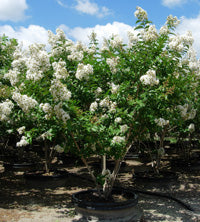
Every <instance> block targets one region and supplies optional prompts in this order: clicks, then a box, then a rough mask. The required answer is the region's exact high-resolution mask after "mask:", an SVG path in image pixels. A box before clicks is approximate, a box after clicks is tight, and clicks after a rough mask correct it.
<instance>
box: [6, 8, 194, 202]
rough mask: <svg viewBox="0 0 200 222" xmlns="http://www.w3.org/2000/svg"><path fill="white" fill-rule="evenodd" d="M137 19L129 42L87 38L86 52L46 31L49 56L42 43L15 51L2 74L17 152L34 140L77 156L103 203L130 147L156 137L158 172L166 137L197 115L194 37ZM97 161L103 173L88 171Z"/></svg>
mask: <svg viewBox="0 0 200 222" xmlns="http://www.w3.org/2000/svg"><path fill="white" fill-rule="evenodd" d="M135 16H136V17H137V22H136V26H135V27H133V29H132V30H130V31H129V32H128V33H127V34H128V38H129V42H128V44H124V43H123V40H122V39H121V37H120V36H119V35H113V36H111V37H110V38H108V39H106V38H105V39H104V41H103V43H102V45H101V46H100V45H99V44H98V40H97V37H96V34H95V33H91V36H90V44H89V45H88V46H85V45H83V44H82V43H81V42H77V43H74V42H72V41H71V40H69V39H67V38H66V36H65V34H64V32H63V31H62V30H60V29H57V30H56V34H53V33H52V32H51V31H49V44H50V45H51V51H50V52H47V51H46V49H45V46H44V45H42V44H34V45H31V46H30V47H29V48H28V49H27V50H22V49H21V48H18V49H17V50H16V53H17V55H18V56H17V57H16V59H15V60H14V61H13V63H12V69H11V70H9V72H8V73H6V74H5V78H6V79H8V80H10V82H11V85H12V86H13V91H12V100H11V101H12V103H13V105H14V106H18V108H19V110H20V111H18V112H17V113H15V118H16V115H17V118H18V119H20V120H21V123H22V124H21V126H20V127H19V128H18V129H17V131H18V133H19V131H20V129H21V131H20V134H21V140H20V141H19V142H18V143H17V146H23V145H26V144H28V143H31V142H32V141H33V139H36V140H42V141H44V143H45V144H46V145H45V146H46V153H48V152H49V153H51V152H52V150H57V151H58V152H61V151H63V150H65V151H68V150H70V151H72V152H75V153H76V154H77V155H78V156H79V157H80V158H81V159H82V161H83V163H84V164H85V166H86V167H87V169H88V171H89V173H90V175H91V177H92V179H93V180H94V183H95V185H96V188H97V190H98V192H99V195H100V196H102V197H104V198H108V196H109V195H110V193H111V191H112V188H113V185H114V182H115V179H116V177H117V174H118V172H119V169H120V165H121V162H122V160H123V159H124V157H125V155H126V153H127V152H128V151H129V149H130V147H131V146H132V145H133V144H134V143H135V142H137V141H154V140H156V139H159V141H160V145H159V147H158V148H157V149H156V150H155V148H154V147H153V148H152V150H151V151H152V152H153V153H156V159H155V164H154V168H155V171H157V172H158V171H159V164H160V156H161V155H162V154H163V153H164V139H165V137H166V136H174V135H176V133H177V132H179V131H180V130H185V129H187V130H188V127H189V125H190V124H192V123H193V119H194V118H195V116H196V108H195V105H194V104H195V96H194V92H195V91H196V87H194V85H195V84H196V79H197V71H196V70H197V68H196V67H194V69H193V68H192V67H191V63H192V58H191V53H190V52H191V50H192V43H193V39H192V36H191V33H190V32H188V33H186V34H184V35H177V34H175V28H176V26H177V25H178V23H179V22H178V20H177V18H176V17H173V16H171V15H170V16H168V17H167V21H166V23H165V25H164V26H163V27H161V29H160V30H157V29H156V27H155V25H153V24H152V22H151V21H149V19H148V16H147V12H146V11H145V10H143V9H142V8H140V7H137V10H136V12H135ZM185 106H187V110H185V112H184V114H185V115H186V116H184V115H183V109H184V108H185ZM187 130H186V131H187ZM188 132H189V130H188ZM16 133H17V132H16ZM47 155H48V154H47ZM94 155H95V156H99V157H101V158H102V163H103V164H102V170H101V172H100V173H99V172H95V171H93V170H92V169H91V167H90V166H89V165H88V159H89V157H91V156H94ZM107 158H109V159H113V160H114V161H115V166H114V167H113V169H108V168H107V164H106V159H107ZM46 168H47V169H48V164H47V166H46Z"/></svg>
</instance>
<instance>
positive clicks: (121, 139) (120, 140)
mask: <svg viewBox="0 0 200 222" xmlns="http://www.w3.org/2000/svg"><path fill="white" fill-rule="evenodd" d="M123 142H125V137H124V136H114V137H113V139H112V141H111V144H113V145H114V144H118V143H123Z"/></svg>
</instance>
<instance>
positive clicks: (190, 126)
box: [188, 123, 195, 133]
mask: <svg viewBox="0 0 200 222" xmlns="http://www.w3.org/2000/svg"><path fill="white" fill-rule="evenodd" d="M188 130H189V131H190V133H193V132H194V131H195V126H194V123H191V124H190V125H189V126H188Z"/></svg>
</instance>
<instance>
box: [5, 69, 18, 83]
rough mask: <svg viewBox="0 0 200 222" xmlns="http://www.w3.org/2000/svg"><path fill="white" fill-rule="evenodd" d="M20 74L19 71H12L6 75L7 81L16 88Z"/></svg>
mask: <svg viewBox="0 0 200 222" xmlns="http://www.w3.org/2000/svg"><path fill="white" fill-rule="evenodd" d="M19 75H20V72H19V71H18V69H16V68H15V69H10V70H9V71H8V73H6V74H5V75H4V78H5V79H8V80H9V81H10V83H11V85H12V86H15V85H16V84H17V83H18V82H19Z"/></svg>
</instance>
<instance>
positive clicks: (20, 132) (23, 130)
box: [17, 126, 26, 135]
mask: <svg viewBox="0 0 200 222" xmlns="http://www.w3.org/2000/svg"><path fill="white" fill-rule="evenodd" d="M25 129H26V127H25V126H22V127H20V128H18V129H17V132H18V133H19V135H22V134H23V133H24V132H25Z"/></svg>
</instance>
